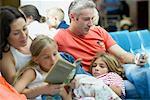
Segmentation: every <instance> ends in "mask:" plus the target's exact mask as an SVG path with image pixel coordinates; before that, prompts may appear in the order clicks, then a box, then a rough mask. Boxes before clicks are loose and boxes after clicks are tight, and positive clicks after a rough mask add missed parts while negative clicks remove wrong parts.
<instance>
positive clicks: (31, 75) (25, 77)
mask: <svg viewBox="0 0 150 100" xmlns="http://www.w3.org/2000/svg"><path fill="white" fill-rule="evenodd" d="M35 77H36V73H35V71H34V70H33V69H27V70H25V71H24V72H23V74H22V75H21V76H20V78H19V80H17V81H16V83H15V84H14V88H15V89H16V90H17V91H18V92H19V93H23V90H24V89H25V88H26V87H27V85H28V84H29V83H31V82H32V81H33V80H34V79H35Z"/></svg>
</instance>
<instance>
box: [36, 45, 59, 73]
mask: <svg viewBox="0 0 150 100" xmlns="http://www.w3.org/2000/svg"><path fill="white" fill-rule="evenodd" d="M57 58H58V51H57V48H56V47H55V46H51V45H47V46H46V47H44V48H43V50H42V51H41V52H40V54H39V56H38V57H37V63H38V64H39V65H40V68H41V69H42V70H44V71H46V72H47V71H49V69H50V68H51V67H52V65H53V64H54V63H55V62H56V60H57Z"/></svg>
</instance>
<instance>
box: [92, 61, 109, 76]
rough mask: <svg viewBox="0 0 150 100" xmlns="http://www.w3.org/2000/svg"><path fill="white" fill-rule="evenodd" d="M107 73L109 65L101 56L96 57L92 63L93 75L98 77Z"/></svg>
mask: <svg viewBox="0 0 150 100" xmlns="http://www.w3.org/2000/svg"><path fill="white" fill-rule="evenodd" d="M105 73H108V67H107V65H106V63H105V62H104V61H103V60H102V59H101V58H98V59H96V60H95V62H94V63H93V65H92V74H93V76H95V77H97V76H99V75H102V74H105Z"/></svg>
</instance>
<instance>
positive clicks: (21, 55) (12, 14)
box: [0, 6, 60, 98]
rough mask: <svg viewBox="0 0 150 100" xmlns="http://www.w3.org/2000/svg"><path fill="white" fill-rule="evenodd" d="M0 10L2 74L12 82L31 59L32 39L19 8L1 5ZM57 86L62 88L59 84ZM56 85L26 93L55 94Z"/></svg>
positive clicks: (44, 86)
mask: <svg viewBox="0 0 150 100" xmlns="http://www.w3.org/2000/svg"><path fill="white" fill-rule="evenodd" d="M0 12H1V13H0V19H1V27H0V30H1V33H0V34H1V42H0V50H1V57H0V65H1V66H0V67H1V73H2V76H3V77H4V78H5V79H6V80H7V81H8V82H9V83H10V84H12V83H13V81H14V77H15V75H16V72H17V71H18V70H19V69H21V68H23V66H25V65H26V64H27V62H28V61H29V60H30V59H31V53H30V50H29V48H30V45H31V42H32V41H31V39H30V38H29V36H28V31H27V27H26V19H25V17H24V15H23V14H22V13H21V12H20V11H19V10H18V9H16V8H13V7H10V6H5V7H0ZM55 87H57V89H58V88H59V89H60V86H59V85H57V86H56V85H55ZM55 87H54V85H49V84H46V85H43V86H39V87H36V88H33V89H30V90H28V91H26V95H28V96H29V97H30V98H32V97H36V96H38V95H42V94H54V93H55V91H56V89H55ZM49 90H51V91H49Z"/></svg>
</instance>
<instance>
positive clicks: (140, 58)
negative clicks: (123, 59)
mask: <svg viewBox="0 0 150 100" xmlns="http://www.w3.org/2000/svg"><path fill="white" fill-rule="evenodd" d="M147 60H148V55H147V54H146V53H137V54H136V55H135V58H134V62H135V64H136V65H138V66H143V65H144V64H146V63H147Z"/></svg>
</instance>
